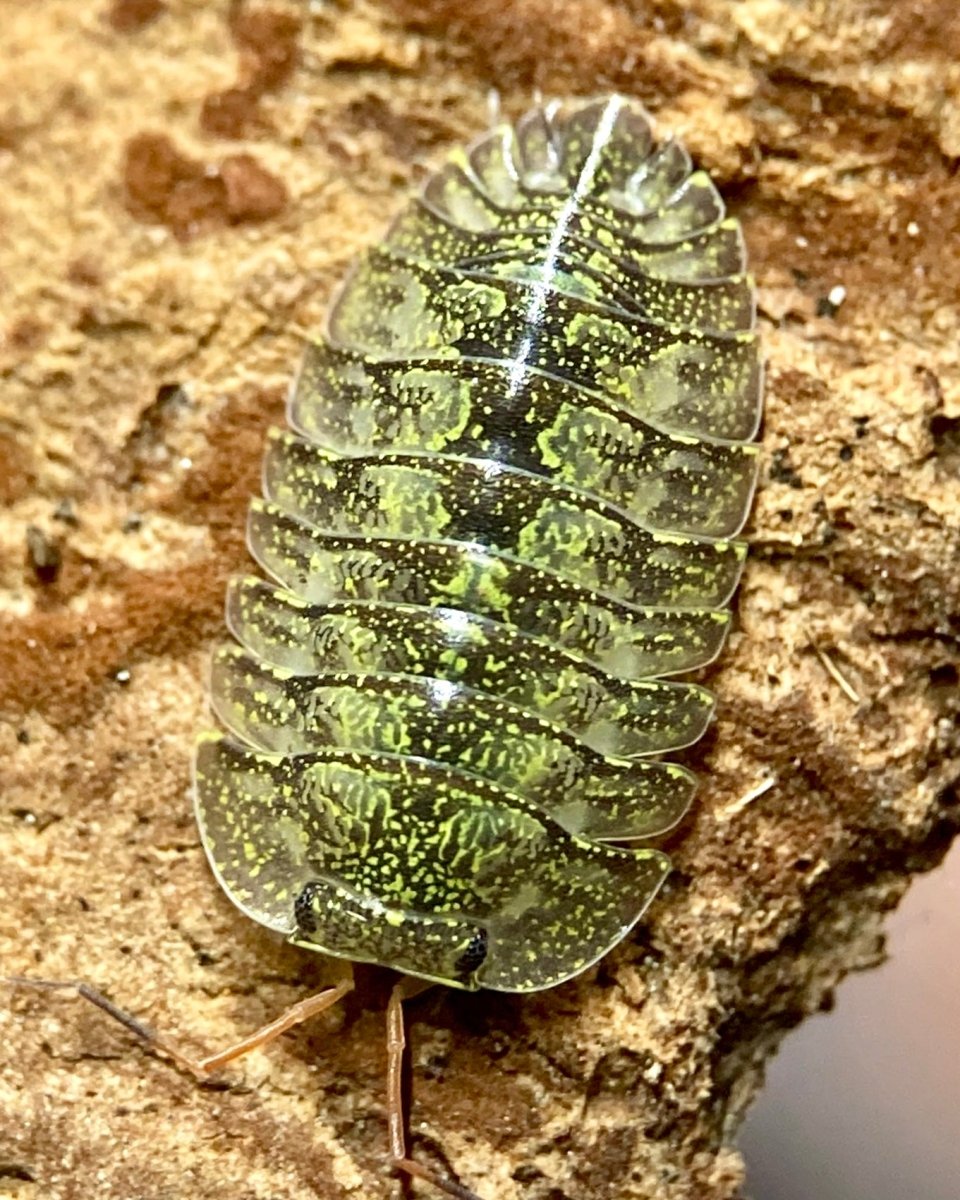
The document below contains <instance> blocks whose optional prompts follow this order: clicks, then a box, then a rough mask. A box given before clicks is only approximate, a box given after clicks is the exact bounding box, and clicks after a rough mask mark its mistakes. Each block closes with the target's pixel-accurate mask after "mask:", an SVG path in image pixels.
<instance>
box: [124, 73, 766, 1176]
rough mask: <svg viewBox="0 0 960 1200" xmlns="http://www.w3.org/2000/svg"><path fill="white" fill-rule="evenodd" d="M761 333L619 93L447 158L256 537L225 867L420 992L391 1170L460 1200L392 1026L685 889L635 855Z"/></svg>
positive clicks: (217, 683)
mask: <svg viewBox="0 0 960 1200" xmlns="http://www.w3.org/2000/svg"><path fill="white" fill-rule="evenodd" d="M753 324H754V300H753V288H752V284H751V281H750V280H749V278H748V277H747V276H746V275H745V274H744V250H743V243H742V238H741V234H740V230H739V226H738V224H737V222H736V221H734V220H732V219H730V218H728V217H726V216H725V212H724V206H723V203H722V201H721V198H720V196H719V195H718V193H717V191H716V189H715V187H714V186H713V184H712V183H711V181H710V179H709V177H708V176H707V175H706V173H705V172H703V171H699V170H693V169H692V167H691V162H690V159H689V157H688V155H687V153H686V152H685V151H684V149H683V148H682V147H681V146H680V145H679V143H678V142H677V141H675V140H672V139H667V140H664V141H660V142H659V143H658V142H656V141H655V140H654V138H653V135H652V132H651V126H650V122H649V119H648V118H647V116H646V115H645V113H644V112H643V110H642V109H641V108H640V107H639V106H638V105H637V104H636V103H634V102H632V101H630V100H628V99H625V98H623V97H620V96H612V97H607V98H603V99H600V100H593V101H572V102H563V103H562V102H552V103H547V104H544V105H541V106H538V107H535V108H534V109H532V110H531V111H530V112H528V113H527V114H526V115H525V116H524V117H523V118H521V120H520V121H519V122H518V123H517V125H516V126H515V127H507V126H504V127H501V128H497V129H495V130H493V131H492V132H490V133H488V134H487V135H486V136H484V137H482V138H481V139H480V140H479V141H477V142H476V143H474V144H473V146H472V147H470V148H469V149H467V150H465V151H463V152H460V153H457V154H455V155H454V156H453V157H452V158H451V159H450V160H449V161H448V162H447V163H446V165H445V166H443V167H441V169H440V170H439V171H437V172H436V173H435V174H434V175H433V176H432V177H431V178H430V179H429V180H428V182H427V183H426V185H425V187H424V188H423V189H422V191H421V192H420V194H419V195H418V196H417V197H416V198H415V199H414V200H413V201H412V202H411V203H410V204H409V205H408V206H407V207H406V208H405V209H404V210H403V211H402V212H401V214H400V216H399V217H398V218H397V219H396V220H395V221H394V223H393V225H392V226H391V228H390V230H389V232H388V233H387V235H386V237H385V239H384V241H383V243H382V244H381V245H380V246H379V247H378V248H376V249H374V250H371V251H368V252H367V253H366V254H364V255H363V256H362V257H361V258H360V260H359V262H358V263H357V264H356V265H355V266H354V267H353V269H352V271H351V273H350V274H349V276H348V278H347V280H346V281H345V283H344V284H343V286H342V287H341V289H340V291H339V293H338V294H337V296H336V297H335V299H334V302H333V304H332V308H331V311H330V314H329V318H328V324H327V329H326V331H325V334H324V335H323V336H322V337H320V338H318V339H317V341H316V342H314V343H313V344H311V345H310V346H309V348H308V349H307V352H306V355H305V359H304V363H303V366H302V369H301V371H300V374H299V377H298V378H297V380H296V383H295V386H294V387H293V390H292V395H291V399H290V403H289V414H288V415H289V425H290V427H291V428H290V430H289V431H274V432H273V433H271V435H270V437H269V445H268V449H267V454H266V462H265V469H264V498H263V499H262V500H261V499H257V500H255V501H254V502H253V504H252V507H251V512H250V520H249V544H250V548H251V551H252V553H253V556H254V558H255V559H256V560H257V562H258V564H259V565H260V567H261V568H262V569H263V571H264V573H265V574H266V576H267V577H268V578H269V582H268V581H267V580H265V579H263V578H257V577H252V576H251V577H245V578H240V579H236V580H234V581H232V582H231V585H230V588H229V592H228V599H227V622H228V626H229V629H230V632H231V633H232V635H233V638H234V639H235V640H234V641H232V642H231V643H229V644H228V645H225V646H223V647H221V648H220V649H219V650H217V651H216V653H215V655H214V661H213V669H212V688H211V693H212V704H213V709H214V711H215V713H216V716H217V717H218V719H219V721H220V722H221V724H222V725H223V726H224V727H225V729H226V730H227V731H228V732H227V733H226V734H223V733H217V734H209V735H205V736H203V737H202V738H201V741H200V743H199V746H198V750H197V755H196V764H195V783H196V788H195V790H196V806H197V817H198V821H199V825H200V831H201V835H202V839H203V844H204V846H205V848H206V852H207V854H208V856H209V859H210V863H211V865H212V868H213V870H214V872H215V874H216V876H217V878H218V880H219V882H220V884H221V886H222V887H223V888H224V890H225V891H226V892H227V894H228V895H229V897H230V898H231V900H233V902H234V903H235V904H237V905H238V906H239V907H240V908H241V909H242V910H243V911H244V912H245V913H247V914H248V915H249V916H251V917H253V918H254V920H256V921H258V922H260V923H261V924H263V925H266V926H267V927H268V928H270V929H272V930H275V931H278V932H280V933H282V934H283V935H284V936H285V937H287V938H288V939H290V940H291V941H292V942H294V943H296V944H297V945H300V946H305V947H309V948H311V949H315V950H319V951H322V952H323V953H324V954H329V955H333V956H335V957H337V958H340V959H344V960H348V961H350V962H356V961H362V962H370V963H376V964H380V965H382V966H386V967H392V968H394V969H395V970H397V971H399V972H401V973H402V975H403V976H404V980H403V981H401V983H399V984H398V985H397V987H396V988H395V989H394V993H393V997H392V999H391V1002H390V1008H389V1012H388V1029H389V1039H388V1040H389V1045H390V1055H389V1059H390V1072H389V1088H388V1090H389V1096H390V1138H391V1151H392V1155H393V1159H394V1161H395V1163H396V1164H397V1165H399V1166H400V1167H402V1168H404V1169H406V1170H408V1171H410V1172H412V1173H414V1174H417V1175H420V1176H421V1177H424V1178H427V1179H429V1180H430V1181H431V1182H432V1183H434V1184H435V1185H437V1186H438V1187H440V1188H441V1189H443V1190H445V1191H446V1192H448V1193H449V1194H451V1195H455V1196H461V1197H464V1196H472V1195H473V1194H472V1193H471V1192H469V1191H467V1190H466V1189H465V1188H464V1187H463V1186H462V1185H460V1184H458V1183H456V1182H455V1181H453V1180H452V1179H447V1178H444V1177H441V1176H439V1175H436V1174H434V1173H433V1172H432V1171H430V1170H428V1169H427V1168H425V1167H423V1166H420V1165H418V1164H417V1163H415V1162H413V1161H412V1160H411V1159H410V1158H409V1157H408V1156H407V1152H406V1148H405V1144H404V1131H403V1114H402V1109H401V1101H400V1092H401V1088H400V1062H401V1055H402V1048H403V1016H402V1010H401V1002H402V1000H403V999H404V998H405V997H407V996H409V995H411V994H413V993H414V991H415V990H416V989H418V988H419V987H422V986H424V984H426V983H444V984H447V985H449V986H452V987H458V988H469V989H475V988H491V989H494V990H497V991H505V992H530V991H536V990H539V989H542V988H549V987H553V986H554V985H556V984H558V983H560V982H562V981H563V980H566V979H569V978H570V977H571V976H574V975H576V974H578V973H579V972H581V971H583V970H585V969H586V968H587V967H589V966H590V965H591V964H593V963H595V962H596V961H597V960H598V959H599V958H600V957H601V956H603V955H604V954H606V953H607V951H609V950H610V949H611V948H612V947H613V946H615V945H616V944H617V943H618V942H619V941H620V940H621V939H623V938H624V937H625V936H626V935H627V933H628V932H629V931H630V930H631V929H632V928H633V926H634V925H635V924H636V922H637V921H638V919H639V918H640V917H641V915H642V914H643V912H644V910H645V909H646V908H647V906H648V905H649V903H650V901H651V900H652V899H653V897H654V896H655V894H656V892H657V890H658V888H659V887H660V885H661V884H662V882H663V880H664V877H665V875H666V874H667V871H668V867H669V862H668V859H667V858H666V856H665V855H664V854H663V853H662V852H660V851H659V850H656V849H652V848H650V847H649V846H646V845H644V846H642V847H640V848H638V847H636V846H632V845H630V843H631V842H635V841H636V840H637V839H647V838H651V837H655V836H656V835H658V834H662V833H664V832H665V831H666V830H668V829H670V828H671V827H672V826H673V825H675V824H676V822H677V821H678V820H679V819H680V818H681V817H682V815H683V814H684V812H685V811H686V809H687V806H688V805H689V803H690V800H691V797H692V794H693V790H694V778H693V776H692V775H691V774H690V772H688V771H687V770H686V769H684V768H682V767H680V766H678V765H675V764H672V763H670V762H668V761H663V760H662V759H661V758H660V755H661V754H663V753H666V752H669V751H671V750H676V749H678V748H680V747H683V746H687V745H689V744H691V743H692V742H695V741H696V740H697V739H698V738H699V737H700V735H701V733H702V732H703V730H704V728H705V725H706V723H707V722H708V720H709V719H710V715H711V712H712V705H713V701H712V698H711V696H710V694H709V693H708V692H707V691H706V690H705V689H703V688H702V687H700V686H698V685H696V684H693V683H686V682H677V681H675V680H672V679H668V678H665V677H668V676H673V675H676V674H678V673H682V672H686V671H690V670H692V669H694V668H696V667H699V666H702V665H704V664H705V663H707V662H709V661H710V660H711V659H713V658H714V657H715V655H716V654H717V653H718V651H719V649H720V647H721V644H722V642H723V639H724V635H725V632H726V629H727V626H728V624H729V620H730V614H729V610H728V603H729V601H730V598H731V595H732V593H733V591H734V588H735V587H736V584H737V580H738V576H739V573H740V570H741V567H742V564H743V560H744V556H745V545H744V543H743V542H741V541H738V540H737V534H738V532H739V530H740V528H741V527H742V524H743V522H744V519H745V517H746V513H747V510H748V508H749V505H750V500H751V495H752V492H753V488H754V481H755V475H756V463H757V446H756V444H755V443H754V442H753V440H752V439H753V438H754V437H755V434H756V430H757V426H758V422H759V414H760V403H761V388H762V379H761V365H760V357H759V349H758V344H757V335H756V334H755V333H754V332H753ZM410 980H413V981H420V982H419V983H417V982H413V983H411V982H410ZM350 986H352V985H351V983H350V981H349V980H345V982H344V983H343V984H341V985H340V986H339V987H337V988H333V989H330V990H329V991H327V992H324V993H321V994H320V995H319V996H316V997H312V998H311V999H309V1000H307V1001H304V1002H301V1004H300V1005H298V1006H297V1007H296V1008H295V1009H294V1010H291V1012H290V1013H289V1014H286V1015H285V1016H284V1017H282V1018H280V1019H279V1020H278V1021H277V1022H274V1023H273V1024H272V1025H271V1026H268V1027H266V1028H265V1029H264V1030H261V1031H258V1033H256V1034H254V1035H253V1036H252V1037H251V1038H249V1039H247V1040H246V1041H245V1042H244V1043H242V1044H241V1045H240V1046H238V1047H233V1048H231V1050H229V1051H227V1052H225V1053H224V1054H222V1055H218V1056H216V1057H215V1058H213V1059H208V1060H205V1061H203V1062H199V1063H198V1062H194V1061H193V1060H189V1059H187V1058H185V1057H184V1056H183V1055H179V1054H176V1052H174V1053H175V1055H176V1057H177V1058H178V1060H179V1061H180V1062H181V1063H183V1064H185V1065H187V1066H189V1067H190V1068H191V1069H193V1070H195V1071H197V1072H198V1073H199V1072H205V1071H207V1070H210V1069H212V1067H214V1066H218V1065H220V1064H221V1063H223V1062H225V1061H229V1059H230V1058H232V1057H236V1056H237V1055H238V1054H240V1053H243V1052H244V1050H246V1049H248V1048H250V1047H251V1046H253V1045H261V1044H263V1043H264V1042H265V1041H268V1040H270V1038H272V1037H273V1036H276V1034H277V1033H278V1032H282V1030H283V1029H285V1028H289V1027H290V1026H291V1025H292V1024H295V1023H296V1022H297V1021H299V1020H302V1019H304V1018H305V1017H306V1016H309V1015H310V1014H311V1013H313V1012H316V1011H320V1010H321V1009H322V1008H324V1007H327V1006H328V1005H329V1004H331V1003H333V1002H335V1001H336V1000H338V999H339V998H340V997H341V996H343V995H344V994H345V992H346V991H347V990H349V988H350ZM103 1003H106V1002H103ZM115 1015H116V1014H115ZM128 1024H132V1025H134V1027H136V1028H137V1030H138V1032H142V1028H141V1027H138V1026H135V1023H132V1022H130V1021H129V1019H128ZM154 1040H155V1039H154ZM155 1044H159V1045H160V1046H161V1047H162V1048H164V1049H169V1048H168V1047H167V1046H166V1044H165V1043H156V1040H155Z"/></svg>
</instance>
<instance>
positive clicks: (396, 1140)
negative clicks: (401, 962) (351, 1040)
mask: <svg viewBox="0 0 960 1200" xmlns="http://www.w3.org/2000/svg"><path fill="white" fill-rule="evenodd" d="M430 986H432V985H431V984H429V983H424V982H423V981H422V980H418V979H401V980H400V982H399V983H398V984H397V985H396V987H394V989H393V991H392V992H391V993H390V1003H389V1004H388V1005H387V1128H388V1130H389V1134H390V1157H391V1158H392V1159H393V1165H394V1166H395V1167H396V1168H397V1169H398V1170H400V1171H406V1173H407V1174H408V1175H413V1176H414V1177H415V1178H417V1179H423V1180H424V1181H425V1182H427V1183H431V1184H433V1186H434V1187H436V1188H439V1189H440V1191H441V1192H446V1194H447V1195H448V1196H453V1197H455V1200H479V1197H478V1196H477V1195H476V1194H475V1193H474V1192H471V1191H470V1189H469V1188H465V1187H464V1186H463V1185H462V1184H460V1183H457V1182H456V1180H454V1179H447V1178H446V1177H445V1176H443V1175H438V1174H437V1173H436V1172H435V1171H431V1170H430V1168H429V1167H424V1166H421V1164H420V1163H418V1162H415V1161H414V1160H413V1159H412V1158H410V1157H408V1155H407V1135H406V1119H405V1118H406V1114H405V1112H404V1106H403V1052H404V1050H405V1049H406V1045H407V1033H406V1021H405V1018H404V1013H403V1002H404V1000H412V999H413V997H414V996H418V995H419V994H420V993H421V992H423V991H426V989H427V988H429V987H430Z"/></svg>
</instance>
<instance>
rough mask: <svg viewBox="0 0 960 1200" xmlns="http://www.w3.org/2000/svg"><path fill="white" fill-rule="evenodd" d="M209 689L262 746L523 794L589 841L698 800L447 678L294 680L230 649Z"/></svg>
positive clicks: (623, 833) (669, 775) (681, 776)
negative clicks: (467, 779) (456, 775)
mask: <svg viewBox="0 0 960 1200" xmlns="http://www.w3.org/2000/svg"><path fill="white" fill-rule="evenodd" d="M211 690H212V694H213V697H214V710H215V712H216V714H217V716H218V717H219V718H220V720H221V721H222V722H223V724H224V725H225V726H226V727H227V728H228V729H229V730H230V731H231V732H232V733H234V734H236V735H237V737H239V738H241V739H242V740H243V741H245V742H247V743H248V744H249V745H252V746H255V747H257V748H258V749H261V750H267V751H270V752H273V753H277V754H306V753H310V752H312V751H316V750H323V749H326V748H328V747H335V748H342V749H349V750H363V751H372V752H377V753H383V754H401V755H412V756H414V757H417V758H426V759H431V760H433V761H435V762H440V763H444V764H445V765H447V766H450V767H456V768H458V769H460V770H462V771H464V772H466V773H468V774H471V775H479V776H481V777H482V778H483V779H489V780H490V781H491V782H492V783H498V784H500V785H501V786H503V787H505V788H509V789H510V790H512V791H516V792H519V793H520V794H521V795H523V796H526V797H527V798H528V799H530V800H532V801H533V802H534V803H536V804H538V805H539V806H540V807H542V808H543V809H544V810H545V811H546V812H549V813H551V814H552V815H553V816H554V817H556V818H557V820H559V822H560V824H562V825H564V827H565V828H569V829H570V831H571V832H574V833H583V834H586V835H588V836H590V837H597V838H639V837H650V836H653V835H655V834H658V833H663V832H665V831H666V830H667V829H670V828H671V827H672V826H673V825H675V824H676V822H677V821H678V820H679V819H680V817H681V816H683V814H684V812H685V811H686V809H687V805H688V804H689V803H690V800H691V799H692V797H693V792H694V787H695V783H694V779H693V776H692V775H691V774H690V772H689V771H687V770H686V769H684V768H683V767H679V766H676V765H674V764H673V763H665V762H650V761H646V760H641V761H639V762H631V761H630V760H628V759H618V758H610V757H607V756H605V755H603V754H599V753H598V752H597V751H596V750H591V749H590V748H589V747H588V746H585V745H584V744H583V743H582V742H581V741H580V740H579V738H577V737H575V736H573V735H572V734H569V733H567V732H565V731H564V730H562V729H560V728H558V727H557V726H556V725H555V724H554V723H553V722H551V721H548V720H546V719H544V718H540V717H536V716H534V715H533V714H531V713H529V712H526V711H525V710H524V709H522V708H520V707H518V706H517V705H514V704H510V703H509V702H507V701H504V700H499V699H495V698H494V697H492V696H489V695H486V694H484V693H482V692H474V691H472V690H471V689H469V688H465V687H463V686H461V685H459V684H455V683H449V682H447V681H446V680H441V679H424V678H419V679H418V678H413V677H411V676H406V675H353V674H346V673H344V674H330V675H314V676H303V675H293V674H291V673H290V672H289V671H284V670H283V669H282V668H278V667H270V666H266V665H264V664H262V663H259V662H257V660H256V659H254V658H251V657H250V656H249V655H248V654H246V653H244V651H242V650H240V649H238V648H237V647H235V646H225V647H222V648H221V649H220V650H219V651H218V653H217V654H216V655H215V657H214V660H213V671H212V677H211ZM561 813H562V814H563V815H561Z"/></svg>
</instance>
